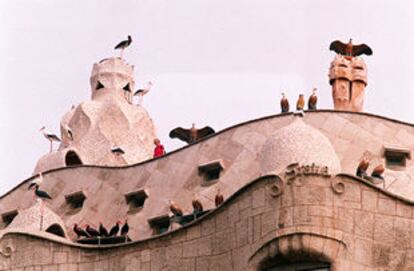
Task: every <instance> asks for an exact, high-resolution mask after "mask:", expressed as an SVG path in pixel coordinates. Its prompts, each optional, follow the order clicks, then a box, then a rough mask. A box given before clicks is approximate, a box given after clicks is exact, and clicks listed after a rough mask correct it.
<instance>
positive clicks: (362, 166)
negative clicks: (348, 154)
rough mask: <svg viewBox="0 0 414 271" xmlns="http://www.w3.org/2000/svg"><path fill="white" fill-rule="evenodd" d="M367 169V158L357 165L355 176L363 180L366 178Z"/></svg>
mask: <svg viewBox="0 0 414 271" xmlns="http://www.w3.org/2000/svg"><path fill="white" fill-rule="evenodd" d="M368 167H369V160H368V159H367V158H364V159H362V161H361V162H360V163H359V165H358V168H357V171H356V175H357V176H358V177H360V178H364V177H365V176H367V169H368Z"/></svg>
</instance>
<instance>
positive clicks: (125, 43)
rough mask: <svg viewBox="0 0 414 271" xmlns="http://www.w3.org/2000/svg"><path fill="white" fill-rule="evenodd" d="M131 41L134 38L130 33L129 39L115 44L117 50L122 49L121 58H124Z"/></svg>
mask: <svg viewBox="0 0 414 271" xmlns="http://www.w3.org/2000/svg"><path fill="white" fill-rule="evenodd" d="M131 42H132V38H131V36H130V35H128V39H127V40H123V41H121V42H120V43H118V44H117V45H116V46H115V48H114V49H115V50H118V49H121V54H120V57H121V58H122V54H123V52H124V50H125V48H127V47H128V46H129V45H131Z"/></svg>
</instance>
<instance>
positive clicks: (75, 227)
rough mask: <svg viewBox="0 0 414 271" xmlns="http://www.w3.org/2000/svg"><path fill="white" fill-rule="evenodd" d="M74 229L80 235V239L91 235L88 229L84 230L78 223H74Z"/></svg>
mask: <svg viewBox="0 0 414 271" xmlns="http://www.w3.org/2000/svg"><path fill="white" fill-rule="evenodd" d="M73 231H74V232H75V233H76V235H77V236H78V239H79V238H81V237H86V238H88V237H90V235H89V234H88V233H87V232H86V231H84V230H82V229H81V228H80V227H79V226H78V224H76V223H75V224H73Z"/></svg>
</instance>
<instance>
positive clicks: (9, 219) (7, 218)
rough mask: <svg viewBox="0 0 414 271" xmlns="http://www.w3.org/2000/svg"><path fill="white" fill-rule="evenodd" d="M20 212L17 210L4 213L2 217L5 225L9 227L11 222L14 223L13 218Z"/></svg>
mask: <svg viewBox="0 0 414 271" xmlns="http://www.w3.org/2000/svg"><path fill="white" fill-rule="evenodd" d="M18 213H19V212H18V211H17V210H13V211H9V212H6V213H3V214H2V215H1V219H2V220H3V224H4V227H7V226H8V225H9V224H10V223H12V221H13V219H14V218H15V217H16V216H17V214H18Z"/></svg>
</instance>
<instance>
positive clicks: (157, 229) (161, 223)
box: [148, 215, 170, 235]
mask: <svg viewBox="0 0 414 271" xmlns="http://www.w3.org/2000/svg"><path fill="white" fill-rule="evenodd" d="M148 223H149V224H150V226H151V228H152V233H153V235H157V234H161V233H164V232H167V231H168V230H169V228H170V217H169V216H168V215H161V216H157V217H154V218H151V219H149V220H148Z"/></svg>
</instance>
